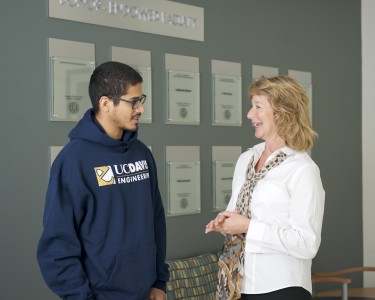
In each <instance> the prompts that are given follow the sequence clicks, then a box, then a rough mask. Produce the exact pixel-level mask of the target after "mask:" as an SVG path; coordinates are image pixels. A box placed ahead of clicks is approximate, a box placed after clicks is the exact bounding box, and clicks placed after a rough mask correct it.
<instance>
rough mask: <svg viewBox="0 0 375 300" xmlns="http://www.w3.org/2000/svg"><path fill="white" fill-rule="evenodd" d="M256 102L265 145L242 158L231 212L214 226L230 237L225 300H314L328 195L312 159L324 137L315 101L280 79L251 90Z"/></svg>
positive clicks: (221, 289) (224, 259) (221, 293)
mask: <svg viewBox="0 0 375 300" xmlns="http://www.w3.org/2000/svg"><path fill="white" fill-rule="evenodd" d="M249 98H250V99H251V103H252V107H251V109H250V111H249V112H248V114H247V117H248V119H250V120H251V122H252V125H253V127H254V128H255V136H256V137H257V138H259V139H262V140H264V142H263V143H260V144H258V145H255V146H254V147H253V148H251V149H248V150H247V151H246V152H244V153H243V154H242V155H241V156H240V157H239V159H238V161H237V164H236V168H235V172H234V176H233V184H232V198H231V200H230V202H229V204H228V207H227V210H226V211H224V212H220V213H219V214H218V215H217V217H216V218H215V219H214V220H212V221H211V222H209V223H208V224H207V226H206V233H208V232H212V231H217V232H221V233H222V234H224V235H225V239H224V246H223V252H222V254H221V256H220V259H219V275H218V277H219V281H218V291H217V299H226V300H228V299H251V300H273V299H277V300H282V299H288V300H290V299H293V300H305V299H306V300H307V299H311V290H312V284H311V261H312V259H313V258H314V256H315V255H316V253H317V251H318V248H319V245H320V241H321V228H322V220H323V210H324V196H325V192H324V190H323V186H322V183H321V179H320V173H319V168H318V167H317V165H316V164H315V163H314V162H313V160H312V159H311V158H310V156H309V155H308V153H307V152H306V151H307V150H308V149H310V148H311V147H312V146H313V142H314V138H315V135H316V133H315V132H314V131H313V129H312V127H311V122H310V119H309V111H308V96H307V94H306V91H305V90H304V88H303V87H302V86H301V85H300V84H299V83H298V82H297V81H295V80H294V79H292V78H290V77H288V76H276V77H272V78H264V77H263V78H261V79H260V80H258V81H257V82H255V83H254V84H253V85H251V86H250V88H249Z"/></svg>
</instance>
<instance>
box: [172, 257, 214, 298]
mask: <svg viewBox="0 0 375 300" xmlns="http://www.w3.org/2000/svg"><path fill="white" fill-rule="evenodd" d="M217 261H218V257H217V255H216V254H211V253H210V254H204V255H200V256H196V257H191V258H186V259H178V260H173V261H168V262H167V263H168V264H169V272H170V279H169V281H168V282H167V300H175V299H190V300H211V299H212V300H214V299H215V292H216V283H217V271H218V264H217Z"/></svg>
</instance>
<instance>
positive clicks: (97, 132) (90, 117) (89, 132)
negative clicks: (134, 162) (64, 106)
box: [69, 108, 138, 147]
mask: <svg viewBox="0 0 375 300" xmlns="http://www.w3.org/2000/svg"><path fill="white" fill-rule="evenodd" d="M137 136H138V132H137V131H134V132H132V131H125V133H124V135H123V137H122V140H115V139H113V138H111V137H110V136H108V135H107V134H106V133H105V131H104V129H103V128H102V126H101V125H100V124H99V122H98V121H97V120H96V118H95V113H94V110H93V109H92V108H91V109H89V110H87V111H86V113H85V114H84V116H83V118H82V119H81V120H80V121H79V122H78V124H77V125H76V127H74V128H73V129H72V131H71V132H70V133H69V138H70V140H71V141H73V140H74V139H80V140H85V141H88V142H92V143H97V144H102V145H105V146H108V147H124V146H126V145H127V144H129V143H131V142H132V141H133V140H135V139H137Z"/></svg>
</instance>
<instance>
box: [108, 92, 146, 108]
mask: <svg viewBox="0 0 375 300" xmlns="http://www.w3.org/2000/svg"><path fill="white" fill-rule="evenodd" d="M108 98H109V99H113V100H119V101H124V102H127V103H130V104H131V105H132V109H136V108H137V107H138V106H139V103H142V105H143V104H144V103H145V102H146V99H147V96H146V95H145V94H142V96H141V97H138V98H133V99H122V98H119V97H112V96H108Z"/></svg>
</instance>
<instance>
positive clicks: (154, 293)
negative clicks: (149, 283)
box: [148, 288, 165, 300]
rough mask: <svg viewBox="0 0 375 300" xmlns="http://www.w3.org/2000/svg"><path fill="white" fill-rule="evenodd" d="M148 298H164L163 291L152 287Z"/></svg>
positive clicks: (153, 299)
mask: <svg viewBox="0 0 375 300" xmlns="http://www.w3.org/2000/svg"><path fill="white" fill-rule="evenodd" d="M148 299H149V300H165V292H164V291H162V290H159V289H157V288H152V289H151V292H150V296H149V297H148Z"/></svg>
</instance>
